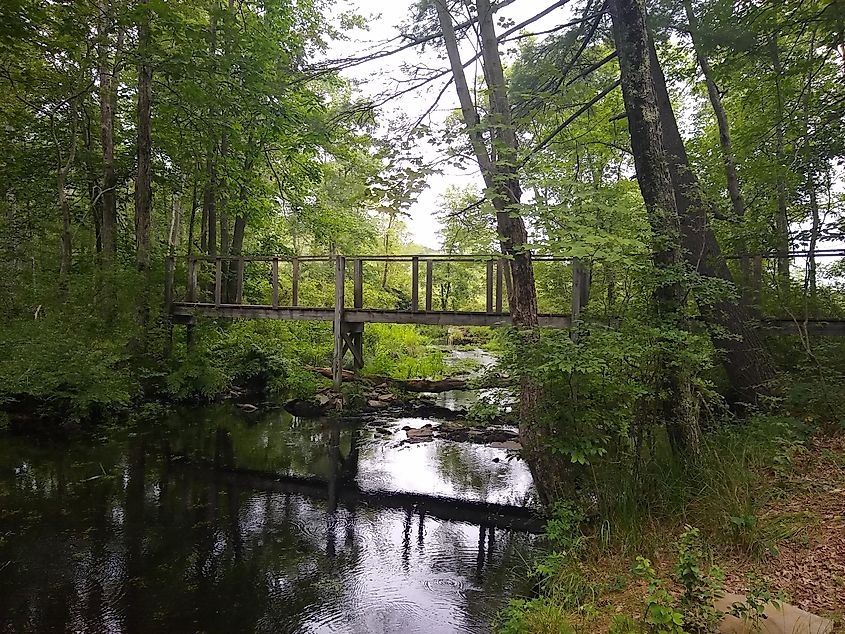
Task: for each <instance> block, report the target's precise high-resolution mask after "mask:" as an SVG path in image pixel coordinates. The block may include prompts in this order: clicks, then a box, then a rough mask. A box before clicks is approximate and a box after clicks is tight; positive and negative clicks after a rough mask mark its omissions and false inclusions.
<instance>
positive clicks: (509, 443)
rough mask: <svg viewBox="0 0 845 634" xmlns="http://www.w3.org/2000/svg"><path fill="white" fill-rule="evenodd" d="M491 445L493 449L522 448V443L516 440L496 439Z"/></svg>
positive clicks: (515, 449)
mask: <svg viewBox="0 0 845 634" xmlns="http://www.w3.org/2000/svg"><path fill="white" fill-rule="evenodd" d="M490 447H493V449H511V450H513V451H518V450H520V449H522V445H521V444H520V443H518V442H517V441H516V440H501V441H498V440H497V441H494V442H491V443H490Z"/></svg>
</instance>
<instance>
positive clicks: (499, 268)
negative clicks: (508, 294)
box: [496, 258, 505, 315]
mask: <svg viewBox="0 0 845 634" xmlns="http://www.w3.org/2000/svg"><path fill="white" fill-rule="evenodd" d="M504 273H505V261H504V260H503V259H501V258H499V259H498V260H496V313H497V314H499V315H501V314H502V278H503V277H504Z"/></svg>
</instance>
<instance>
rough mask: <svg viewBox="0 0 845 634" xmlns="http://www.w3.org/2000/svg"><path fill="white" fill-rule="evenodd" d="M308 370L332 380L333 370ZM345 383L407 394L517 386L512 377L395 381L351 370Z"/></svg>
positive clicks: (309, 367)
mask: <svg viewBox="0 0 845 634" xmlns="http://www.w3.org/2000/svg"><path fill="white" fill-rule="evenodd" d="M308 370H310V371H311V372H315V373H317V374H320V375H322V376H324V377H326V378H328V379H330V378H332V369H331V368H319V367H315V366H308ZM343 380H344V381H362V382H366V383H371V384H373V385H379V384H381V383H387V384H388V385H392V386H396V387H398V388H400V389H402V390H405V391H406V392H450V391H451V390H477V389H488V388H493V387H510V386H512V385H515V384H516V381H514V379H512V378H511V377H484V378H479V379H467V378H458V377H448V378H445V379H405V380H403V379H394V378H391V377H389V376H372V375H369V376H367V375H361V374H355V373H354V372H352V371H351V370H344V371H343Z"/></svg>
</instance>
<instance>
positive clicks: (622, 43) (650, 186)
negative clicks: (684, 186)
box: [610, 0, 701, 453]
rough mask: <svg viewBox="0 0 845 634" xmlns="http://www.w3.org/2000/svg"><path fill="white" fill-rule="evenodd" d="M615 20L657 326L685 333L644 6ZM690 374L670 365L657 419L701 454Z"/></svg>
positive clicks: (618, 13)
mask: <svg viewBox="0 0 845 634" xmlns="http://www.w3.org/2000/svg"><path fill="white" fill-rule="evenodd" d="M610 15H611V18H612V20H613V32H614V39H615V40H616V50H617V54H618V56H619V67H620V71H621V76H622V94H623V95H624V98H625V110H626V112H627V114H628V128H629V130H630V134H631V150H632V152H633V154H634V163H635V165H636V170H637V182H638V183H639V186H640V191H641V192H642V195H643V200H644V201H645V205H646V209H647V210H648V214H649V220H650V223H651V230H652V236H653V238H652V240H653V247H652V248H653V254H654V255H653V258H654V264H655V269H656V275H657V276H658V279H657V280H656V289H655V317H656V319H657V321H658V324H659V325H661V326H663V327H667V328H674V327H683V315H682V311H683V303H684V297H685V291H686V289H685V288H684V286H683V284H682V282H681V280H682V279H683V277H684V275H683V273H684V268H685V265H684V258H683V255H682V253H681V223H680V218H679V214H678V208H677V204H676V201H675V192H674V188H673V184H672V176H671V174H670V172H669V159H668V154H667V151H666V148H665V146H664V143H663V128H662V125H661V117H660V110H659V106H658V102H657V95H656V94H655V89H654V85H653V83H652V81H653V80H652V77H653V74H652V70H651V65H652V64H653V63H654V60H653V59H652V58H651V55H650V51H651V44H650V39H649V35H648V28H647V26H646V14H645V4H644V2H643V0H613V1H612V3H611V10H610ZM687 372H688V371H687V369H686V368H684V367H683V366H679V365H678V364H674V363H672V362H671V361H669V360H668V359H667V361H666V363H665V364H664V368H663V371H662V373H661V379H660V382H659V385H658V386H657V394H658V397H657V398H658V402H659V405H658V416H659V419H660V420H663V421H664V422H665V424H666V426H667V429H668V430H669V437H670V440H671V441H672V444H673V446H674V447H675V448H676V449H678V450H681V451H684V452H691V453H698V452H699V451H700V438H701V429H700V426H699V423H698V414H697V408H696V406H695V404H694V401H693V396H692V390H691V385H690V377H689V376H688V374H687Z"/></svg>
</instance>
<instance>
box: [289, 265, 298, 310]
mask: <svg viewBox="0 0 845 634" xmlns="http://www.w3.org/2000/svg"><path fill="white" fill-rule="evenodd" d="M291 267H292V268H293V287H292V289H291V298H290V305H291V306H299V260H298V259H297V258H294V259H293V260H291Z"/></svg>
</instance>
